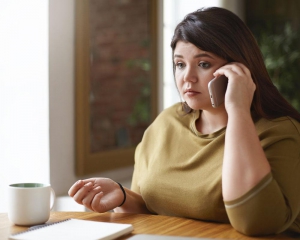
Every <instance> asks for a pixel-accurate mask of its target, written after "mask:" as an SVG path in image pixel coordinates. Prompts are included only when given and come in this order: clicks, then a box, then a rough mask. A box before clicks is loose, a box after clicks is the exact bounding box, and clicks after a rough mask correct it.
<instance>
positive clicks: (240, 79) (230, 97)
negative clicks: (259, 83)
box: [214, 62, 256, 113]
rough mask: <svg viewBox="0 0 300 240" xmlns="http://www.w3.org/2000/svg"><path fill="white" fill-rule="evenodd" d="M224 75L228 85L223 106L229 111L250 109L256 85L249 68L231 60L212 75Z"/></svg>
mask: <svg viewBox="0 0 300 240" xmlns="http://www.w3.org/2000/svg"><path fill="white" fill-rule="evenodd" d="M220 75H225V76H226V77H227V78H228V85H227V90H226V94H225V108H226V111H227V113H230V112H231V111H236V110H238V111H240V110H247V111H249V110H250V107H251V103H252V99H253V95H254V92H255V89H256V86H255V84H254V82H253V79H252V77H251V73H250V71H249V69H248V68H247V67H246V66H245V65H243V64H242V63H237V62H232V63H229V64H226V65H224V66H223V67H221V68H219V69H218V70H216V71H215V72H214V76H220Z"/></svg>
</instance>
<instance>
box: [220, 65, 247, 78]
mask: <svg viewBox="0 0 300 240" xmlns="http://www.w3.org/2000/svg"><path fill="white" fill-rule="evenodd" d="M236 74H237V75H239V76H243V75H246V76H247V77H251V72H250V70H249V69H248V68H247V67H246V66H245V65H244V64H242V63H237V62H232V63H229V64H226V65H224V66H223V67H220V68H219V69H217V70H216V71H215V72H214V76H216V77H217V76H219V75H225V76H226V77H228V78H229V77H233V76H234V75H236Z"/></svg>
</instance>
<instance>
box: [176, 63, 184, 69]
mask: <svg viewBox="0 0 300 240" xmlns="http://www.w3.org/2000/svg"><path fill="white" fill-rule="evenodd" d="M175 65H176V67H177V68H179V69H181V68H183V67H184V64H183V63H182V62H178V63H176V64H175Z"/></svg>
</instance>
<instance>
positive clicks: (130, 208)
mask: <svg viewBox="0 0 300 240" xmlns="http://www.w3.org/2000/svg"><path fill="white" fill-rule="evenodd" d="M124 190H125V192H126V201H125V202H124V204H123V205H122V206H121V207H117V208H115V209H114V211H115V212H119V213H122V212H130V213H145V214H150V213H151V212H150V211H149V210H148V209H147V207H146V204H145V201H144V199H143V198H142V196H141V195H140V194H137V193H136V192H133V191H131V190H130V189H128V188H124Z"/></svg>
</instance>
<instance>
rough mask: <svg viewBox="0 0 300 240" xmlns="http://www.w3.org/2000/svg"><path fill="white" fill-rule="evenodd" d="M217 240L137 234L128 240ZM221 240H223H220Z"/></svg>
mask: <svg viewBox="0 0 300 240" xmlns="http://www.w3.org/2000/svg"><path fill="white" fill-rule="evenodd" d="M129 239H130V240H198V239H199V240H200V239H201V240H217V239H215V238H214V239H212V238H197V237H180V236H163V235H152V234H137V235H134V236H133V237H130V238H128V240H129ZM219 240H221V239H219Z"/></svg>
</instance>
